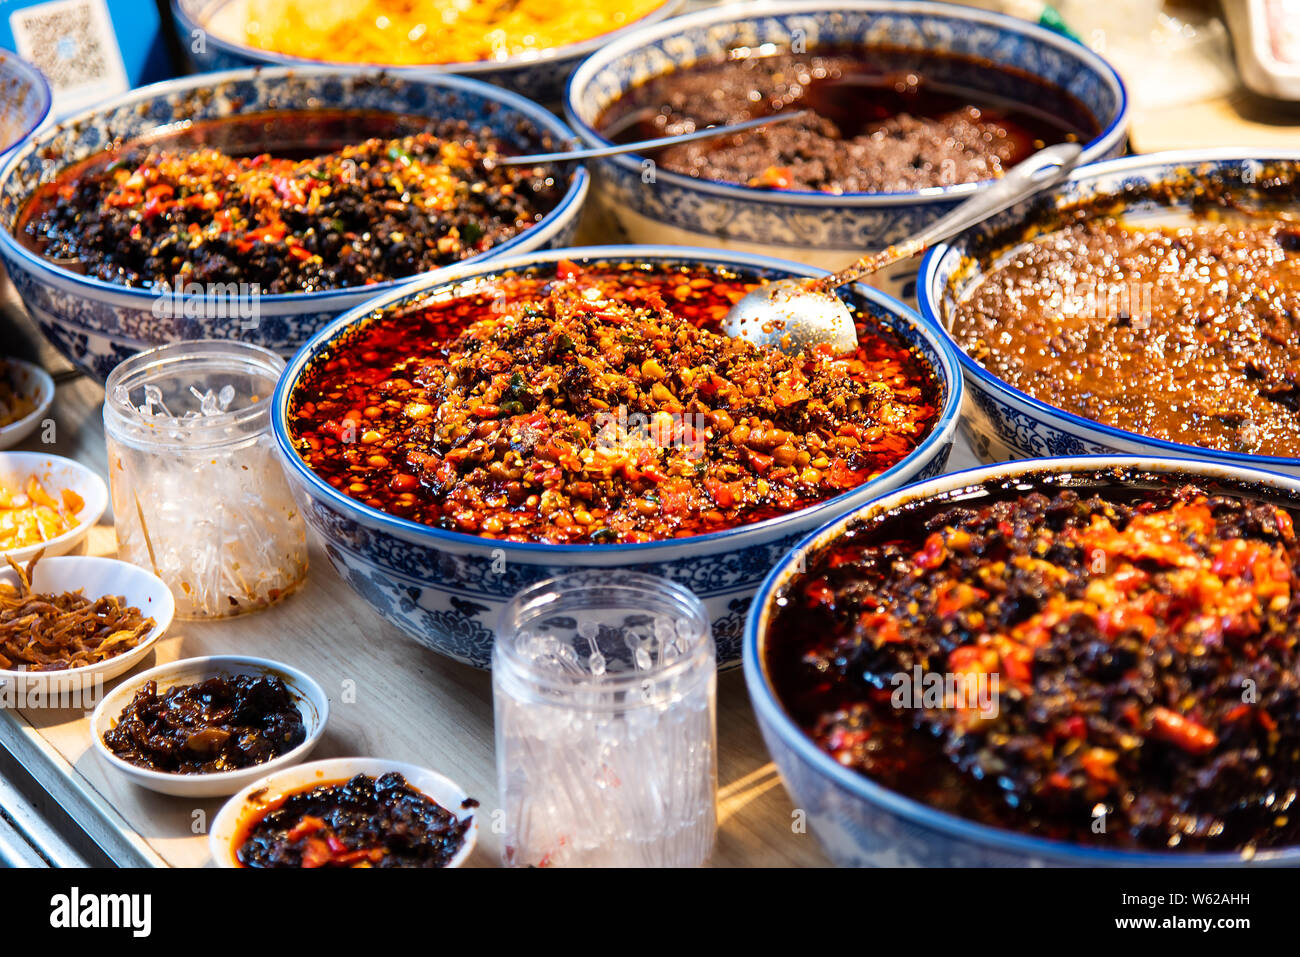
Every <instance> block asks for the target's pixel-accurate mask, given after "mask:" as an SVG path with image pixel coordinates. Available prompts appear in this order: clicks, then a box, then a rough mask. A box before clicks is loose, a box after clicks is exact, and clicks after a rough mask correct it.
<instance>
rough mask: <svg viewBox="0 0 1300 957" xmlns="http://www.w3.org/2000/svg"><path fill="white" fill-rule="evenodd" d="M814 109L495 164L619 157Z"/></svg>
mask: <svg viewBox="0 0 1300 957" xmlns="http://www.w3.org/2000/svg"><path fill="white" fill-rule="evenodd" d="M811 112H812V111H811V110H795V111H793V112H791V113H773V114H772V115H771V116H760V117H758V118H756V119H752V120H745V121H744V122H743V123H729V124H728V125H726V126H708V127H705V128H704V129H702V130H696V131H695V132H694V133H678V134H677V135H676V136H662V137H660V138H658V139H653V140H639V141H637V142H636V143H616V144H615V145H613V146H593V147H591V148H589V149H581V150H561V151H560V152H558V153H534V154H533V155H531V156H503V157H501V158H500V159H495V160H493V161H492V163H493V165H495V166H532V165H534V164H536V163H562V162H564V161H565V160H581V159H597V158H599V157H601V156H617V155H618V154H619V153H639V152H642V151H643V150H653V149H661V148H662V147H665V146H676V145H677V144H678V143H694V142H695V141H696V140H711V139H713V138H714V137H716V136H728V135H730V134H732V133H743V132H745V131H746V130H752V129H757V128H758V127H760V126H771V125H772V124H774V123H789V122H790V121H791V120H799V119H803V118H804V117H805V116H808V115H809V114H810V113H811Z"/></svg>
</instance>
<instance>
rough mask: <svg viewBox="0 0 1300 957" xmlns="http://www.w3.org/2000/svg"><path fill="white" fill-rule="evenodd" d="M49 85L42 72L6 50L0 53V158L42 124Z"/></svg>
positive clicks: (48, 96)
mask: <svg viewBox="0 0 1300 957" xmlns="http://www.w3.org/2000/svg"><path fill="white" fill-rule="evenodd" d="M49 113H50V85H49V84H48V83H47V82H45V77H44V76H42V75H41V71H40V70H38V69H36V67H34V66H32V65H31V64H30V63H28V62H27V61H26V60H22V59H19V58H18V57H16V56H14V55H13V54H12V53H10V52H9V51H8V50H0V157H3V156H4V155H5V154H6V153H8V152H9V150H11V149H13V148H14V147H15V146H17V145H18V144H19V143H21V142H22V141H23V140H25V139H26V138H27V137H28V136H30V135H31V133H32V132H33V131H34V130H35V129H36V128H37V127H38V126H40V125H41V124H42V123H43V122H45V118H46V117H47V116H48V115H49Z"/></svg>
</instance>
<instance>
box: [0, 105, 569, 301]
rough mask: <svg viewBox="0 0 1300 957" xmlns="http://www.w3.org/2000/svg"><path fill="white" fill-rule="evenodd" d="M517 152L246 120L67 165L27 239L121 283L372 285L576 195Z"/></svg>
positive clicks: (453, 253) (393, 131) (41, 197)
mask: <svg viewBox="0 0 1300 957" xmlns="http://www.w3.org/2000/svg"><path fill="white" fill-rule="evenodd" d="M304 128H306V129H304ZM547 145H548V144H547V141H546V140H545V138H542V139H540V140H539V144H538V148H539V149H544V148H546V146H547ZM268 147H269V151H268ZM509 152H517V150H512V149H509V148H507V146H506V145H505V144H504V143H502V142H501V141H500V140H499V139H498V138H497V137H495V136H494V135H492V134H491V133H490V132H489V131H486V130H472V129H471V128H470V127H469V126H468V124H466V123H464V122H463V121H450V120H443V121H431V120H428V119H418V118H412V117H402V116H396V115H389V114H372V113H349V112H346V111H334V112H329V111H323V112H322V113H320V114H314V113H309V112H297V113H293V112H289V113H285V114H276V115H274V118H273V119H268V118H267V117H266V116H265V115H258V114H252V115H249V116H243V117H233V118H231V119H229V120H220V121H210V122H207V123H200V124H195V125H194V126H193V127H192V128H188V129H186V130H184V131H183V132H182V133H179V134H175V135H172V136H164V137H154V138H150V139H145V140H140V141H132V142H128V143H126V144H123V145H121V146H118V147H115V148H114V149H111V150H106V151H105V152H104V153H102V154H99V155H97V156H95V157H92V158H91V159H90V160H88V161H83V162H82V163H79V164H75V165H73V166H70V167H69V168H68V169H66V170H64V171H63V172H62V173H61V174H60V175H59V176H58V177H57V178H56V179H55V180H54V181H52V182H51V183H48V184H46V185H44V186H43V187H41V188H40V189H39V190H38V191H37V193H36V195H35V196H34V197H33V198H32V200H31V201H29V203H28V206H27V208H26V209H25V210H24V213H23V216H22V217H21V219H20V222H19V228H18V234H19V236H20V238H21V239H22V240H23V241H24V242H26V243H27V244H28V245H29V246H30V247H31V248H32V249H33V250H35V251H36V252H38V253H39V254H40V255H42V256H44V257H45V258H47V259H50V260H53V261H54V262H56V263H58V264H59V265H62V266H64V267H66V268H71V269H74V270H76V271H78V272H82V273H84V274H85V275H89V276H92V277H94V278H96V279H102V280H105V281H107V282H112V283H117V284H120V285H124V286H144V287H152V286H167V287H171V286H174V285H176V284H177V282H178V280H179V281H180V282H181V283H190V282H195V283H247V284H253V283H257V284H259V286H260V291H261V292H262V293H272V294H273V293H289V292H314V291H319V290H323V289H334V288H341V287H350V286H363V285H367V284H371V283H376V282H383V281H387V280H391V279H400V278H403V277H406V276H412V275H415V274H416V273H419V272H424V271H427V270H431V269H436V268H438V267H440V266H445V265H447V264H449V263H453V262H458V261H460V260H461V259H465V258H467V257H469V256H473V255H476V254H478V253H481V252H485V251H486V250H488V249H490V248H492V247H493V246H495V245H498V244H500V243H502V242H504V241H505V240H507V239H510V238H512V237H514V236H516V235H518V234H519V233H520V232H522V231H524V230H526V229H528V228H529V227H531V226H533V225H535V224H536V223H537V222H539V221H540V220H541V219H542V217H543V216H544V215H545V214H546V213H547V212H549V211H550V210H551V209H552V208H553V207H554V206H555V205H556V203H557V202H558V201H559V198H560V196H561V195H562V194H563V187H562V186H561V185H560V184H559V181H558V174H557V173H556V171H555V169H554V168H553V167H549V166H538V167H514V166H498V165H495V163H494V160H496V159H498V158H500V157H501V156H503V155H505V154H506V153H509Z"/></svg>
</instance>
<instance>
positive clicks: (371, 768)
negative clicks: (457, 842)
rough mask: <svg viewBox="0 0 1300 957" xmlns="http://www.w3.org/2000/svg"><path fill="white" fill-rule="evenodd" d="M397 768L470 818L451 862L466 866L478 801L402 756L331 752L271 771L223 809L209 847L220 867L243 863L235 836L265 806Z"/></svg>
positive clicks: (420, 787) (475, 828) (475, 837)
mask: <svg viewBox="0 0 1300 957" xmlns="http://www.w3.org/2000/svg"><path fill="white" fill-rule="evenodd" d="M390 771H396V772H397V773H398V774H400V775H402V777H404V778H406V783H407V784H409V785H410V786H411V787H412V788H414V789H415V790H417V791H419V792H421V793H422V794H424V795H425V796H426V797H428V798H429V799H430V800H431V801H433V802H434V803H436V804H438V805H439V806H440V807H442V808H445V809H446V810H447V811H450V812H451V813H452V814H454V815H456V818H457V820H460V821H464V820H469V827H468V829H466V831H465V841H464V843H463V844H462V845H461V847H460V850H459V851H457V852H456V856H455V857H453V858H452V859H451V860H450V861H448V862H447V867H460V866H461V865H462V864H464V863H465V861H466V860H468V859H469V856H470V855H471V854H473V853H474V846H475V844H477V843H478V817H477V815H476V813H475V812H476V811H477V809H478V808H477V805H475V806H473V807H466V806H465V802H466V801H468V800H469V795H467V794H466V793H465V792H464V791H463V790H462V789H461V788H460V786H459V785H458V784H456V783H455V782H454V781H452V780H451V779H450V778H447V777H444V776H443V775H441V774H438V773H437V772H435V771H430V770H429V769H428V768H422V767H420V766H419V765H417V764H405V763H403V762H401V761H385V760H383V759H381V758H330V759H328V760H324V761H310V762H308V763H307V764H300V765H298V766H297V767H293V768H286V769H285V770H283V771H277V772H276V773H274V774H269V775H267V776H266V777H264V778H262V779H261V780H259V781H254V782H253V783H252V784H250V785H249V786H248V787H246V788H244V790H242V791H240V792H239V793H238V794H236V795H235V796H234V797H232V798H231V799H230V800H229V801H227V802H226V803H225V805H224V806H223V807H222V808H221V810H220V811H219V812H217V816H216V817H215V818H213V819H212V829H211V830H210V831H209V833H208V847H209V849H210V850H211V852H212V859H213V861H215V862H216V865H217V866H218V867H242V866H243V865H242V864H240V863H239V861H238V859H237V858H236V857H235V850H236V848H235V839H236V838H237V837H238V836H239V832H240V830H241V828H242V827H243V825H244V823H245V822H246V821H247V820H248V818H249V816H250V815H255V814H258V813H259V812H261V811H262V810H263V809H264V808H267V807H268V806H270V805H274V804H276V803H277V802H278V801H280V800H281V799H282V798H285V797H288V796H289V795H292V794H296V793H298V792H299V791H306V790H308V789H309V788H314V787H319V786H321V785H323V784H342V783H343V782H345V781H348V780H349V779H351V778H352V777H355V776H356V775H358V774H366V775H369V776H370V777H379V776H380V775H381V774H387V773H388V772H390Z"/></svg>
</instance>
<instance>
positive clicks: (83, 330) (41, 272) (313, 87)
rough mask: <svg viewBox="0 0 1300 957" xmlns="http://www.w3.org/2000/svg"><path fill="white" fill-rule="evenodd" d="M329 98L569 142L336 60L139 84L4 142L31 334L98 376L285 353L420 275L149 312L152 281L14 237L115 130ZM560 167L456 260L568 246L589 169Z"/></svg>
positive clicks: (446, 94)
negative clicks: (77, 269)
mask: <svg viewBox="0 0 1300 957" xmlns="http://www.w3.org/2000/svg"><path fill="white" fill-rule="evenodd" d="M331 107H335V108H346V109H352V110H375V111H388V112H398V113H406V114H412V115H416V116H433V117H451V118H460V119H464V120H466V121H468V122H469V123H470V125H471V126H473V127H487V128H489V129H491V130H492V131H493V132H494V133H495V134H496V135H498V136H500V137H501V138H502V139H503V140H505V141H507V142H510V143H513V144H517V145H518V146H519V147H520V148H521V149H535V148H536V146H535V143H533V142H532V138H533V137H534V136H536V135H537V134H538V133H539V131H544V132H545V133H547V134H549V135H550V136H551V137H552V139H554V140H556V141H558V142H567V141H568V140H570V139H571V138H572V133H570V131H569V128H568V127H567V126H565V125H564V123H562V122H561V121H560V120H558V119H557V118H556V117H555V116H553V115H552V114H550V113H548V112H547V111H546V110H544V109H542V108H541V107H540V106H538V105H537V104H535V103H533V102H531V101H529V100H526V99H524V98H523V97H521V96H518V95H517V94H514V93H510V92H508V91H505V90H500V89H497V88H496V87H493V86H489V85H487V84H486V83H481V82H479V81H478V80H470V79H465V78H464V77H456V76H438V75H427V76H410V75H402V76H396V75H393V74H389V73H383V72H371V73H365V72H361V71H357V70H352V69H340V68H334V67H320V68H316V67H311V68H303V69H284V68H275V69H261V68H258V69H245V70H237V71H233V72H230V73H221V74H210V75H205V76H198V77H183V78H181V79H179V80H169V81H167V82H164V83H158V84H155V85H153V86H147V87H144V88H142V89H140V90H136V91H134V92H132V93H128V94H126V95H125V96H122V97H119V98H117V99H114V100H113V101H111V102H110V103H108V104H106V105H103V106H99V107H96V108H95V109H93V110H90V111H88V112H86V113H83V114H81V115H79V116H77V117H74V118H72V119H70V120H67V121H65V122H63V123H61V124H59V125H58V126H55V127H52V128H50V129H48V130H46V131H44V132H42V133H40V134H38V135H37V136H35V137H33V138H32V139H31V140H29V141H28V143H27V144H26V145H25V146H23V147H21V148H20V149H18V150H15V151H14V152H13V153H12V154H11V156H10V158H9V161H8V162H7V163H6V164H5V165H4V167H3V169H0V260H2V261H3V262H4V265H5V266H6V267H7V269H8V271H9V275H10V278H11V279H12V280H13V283H14V286H15V287H16V288H17V290H18V293H19V295H20V296H21V297H22V299H23V302H24V304H25V305H26V306H27V309H28V311H29V312H30V313H31V314H32V316H33V317H34V318H35V319H36V322H37V324H38V325H39V326H40V327H41V330H42V331H43V332H44V333H45V335H46V336H47V337H48V338H49V339H50V341H51V342H52V343H53V344H54V345H55V346H57V347H58V348H59V349H60V350H61V351H62V352H63V354H64V355H66V356H67V357H68V358H69V359H70V360H71V361H72V362H73V363H74V364H75V365H76V366H77V367H78V368H80V369H82V370H83V371H85V372H87V373H89V374H90V375H93V376H95V377H97V378H99V379H101V380H102V379H104V378H105V377H106V376H107V375H108V373H109V372H110V371H112V369H113V366H114V365H116V363H117V362H118V360H119V359H120V358H121V357H122V355H123V353H124V352H125V353H126V354H130V353H132V352H136V351H139V350H140V349H142V348H146V347H148V346H153V345H160V344H162V343H165V342H174V341H177V340H181V339H207V338H219V339H224V338H230V339H240V340H243V341H245V342H253V343H256V344H258V345H261V346H265V347H266V348H268V349H273V350H275V351H277V352H280V353H282V354H285V355H288V354H290V353H292V352H293V351H294V350H295V349H297V348H298V347H299V346H301V345H302V344H303V343H304V342H306V341H307V339H309V338H310V337H311V336H312V335H313V334H314V333H315V332H316V331H317V330H318V329H320V328H321V327H322V326H323V325H325V323H327V322H329V321H330V320H331V319H333V318H335V317H336V316H338V315H339V314H340V313H342V312H344V311H346V310H348V309H351V308H354V307H355V306H358V305H360V304H361V303H363V302H365V301H366V300H368V299H371V298H373V297H374V296H376V295H378V294H380V293H382V292H383V291H385V290H387V289H391V288H396V287H397V286H400V285H402V284H403V283H406V282H410V281H412V280H413V279H418V278H420V277H418V276H416V277H409V278H407V279H402V280H393V281H389V282H384V283H376V284H374V285H371V286H358V287H353V288H349V289H333V290H326V291H323V292H311V293H288V294H277V295H263V296H261V297H259V298H258V300H257V302H256V306H257V309H256V314H255V315H254V314H253V310H248V314H247V315H245V314H243V313H239V312H237V311H236V310H235V309H233V308H232V303H231V302H230V301H228V300H222V299H221V298H214V297H209V296H203V297H186V298H185V300H184V301H183V303H181V304H180V305H182V307H183V308H170V309H159V308H158V306H159V304H160V299H161V298H162V297H161V296H160V295H159V294H158V293H156V292H154V291H153V290H151V289H144V288H127V287H124V286H118V285H114V284H112V283H108V282H104V281H102V280H99V279H92V278H89V277H86V276H83V275H79V274H77V273H74V272H72V271H70V270H67V269H62V268H60V267H58V266H56V265H54V264H53V263H51V262H49V261H47V260H45V259H43V258H42V257H40V256H38V255H37V254H35V253H33V252H32V251H31V250H30V249H28V248H26V247H25V246H23V245H22V244H21V243H20V242H19V241H18V240H17V239H16V238H15V236H14V228H15V224H16V222H17V220H18V217H19V216H20V214H21V212H22V209H23V206H24V204H25V202H26V201H27V199H28V197H29V196H30V195H31V193H32V191H33V190H35V188H36V187H37V186H38V185H39V184H40V183H43V182H46V181H48V180H49V179H51V178H53V177H54V176H55V175H57V173H58V172H59V171H60V170H61V169H62V168H63V167H64V166H65V165H67V164H68V163H70V162H75V161H76V160H79V159H82V158H84V157H87V156H90V155H93V154H95V153H97V152H99V151H101V150H103V149H104V148H105V147H106V146H107V145H109V144H110V143H111V142H113V141H114V140H115V139H118V138H123V139H130V138H134V137H137V136H140V135H143V134H145V133H148V132H150V131H152V130H155V129H157V128H158V127H160V126H165V125H167V124H170V123H173V122H175V121H176V120H177V119H178V118H180V119H190V118H193V119H215V118H219V117H223V116H229V115H232V114H234V113H238V112H244V113H247V112H254V111H257V110H277V109H295V108H312V109H318V108H324V109H329V108H331ZM52 157H54V158H52ZM569 176H570V179H569V184H568V189H567V191H566V192H565V194H564V196H563V197H562V198H561V199H560V202H559V203H558V204H557V205H556V207H555V208H554V209H553V210H551V212H550V213H548V214H547V215H546V217H545V218H544V219H543V220H542V221H541V222H540V223H538V224H537V225H536V226H533V227H532V228H530V229H527V230H525V231H524V232H522V233H520V234H519V235H517V236H515V237H514V238H513V239H510V240H508V241H506V242H504V243H501V244H500V245H498V246H496V247H495V248H493V249H490V250H489V251H488V252H486V253H480V254H479V255H477V256H474V257H471V258H470V259H467V260H465V261H466V262H472V261H479V260H484V259H491V258H495V257H499V256H503V255H508V254H510V253H512V252H524V251H527V250H531V249H542V248H549V247H552V246H563V245H566V244H567V243H569V242H571V241H572V238H573V231H574V230H575V229H576V228H577V222H578V214H579V212H580V211H581V209H582V204H583V202H584V200H585V199H586V195H587V187H588V182H589V179H588V174H587V171H586V169H585V168H584V167H582V166H581V165H576V164H575V165H574V166H573V167H572V170H571V172H570V174H569ZM437 272H438V271H436V270H435V271H434V272H433V273H428V274H425V275H436V274H437ZM191 306H192V307H193V308H191ZM232 311H235V312H236V314H235V315H232V314H231V313H232Z"/></svg>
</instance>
